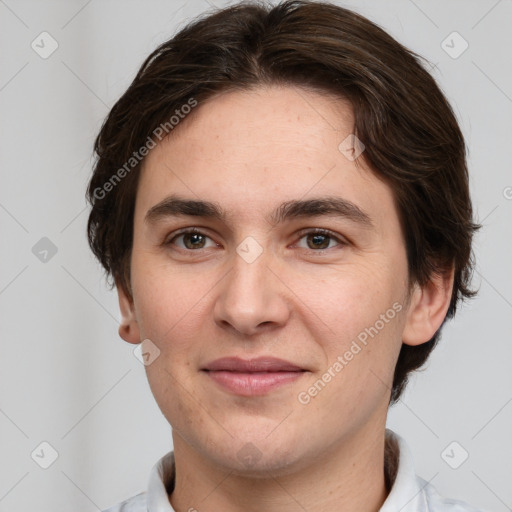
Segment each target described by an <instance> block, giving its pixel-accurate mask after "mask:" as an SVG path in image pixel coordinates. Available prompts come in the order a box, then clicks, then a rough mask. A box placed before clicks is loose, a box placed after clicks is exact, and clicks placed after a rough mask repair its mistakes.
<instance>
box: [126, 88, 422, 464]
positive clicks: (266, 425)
mask: <svg viewBox="0 0 512 512" xmlns="http://www.w3.org/2000/svg"><path fill="white" fill-rule="evenodd" d="M352 127H353V115H352V111H351V108H350V105H349V104H348V103H345V102H343V101H341V100H339V99H336V100H335V99H333V98H331V97H328V96H325V95H321V94H319V93H315V92H311V91H306V90H304V89H298V88H292V87H271V88H257V89H253V90H251V91H244V92H229V93H225V94H222V95H219V96H216V97H215V98H214V99H211V100H210V101H208V102H206V103H204V104H202V105H200V106H198V107H197V109H196V110H195V111H194V112H193V117H191V118H190V119H185V121H183V125H182V126H179V127H178V128H179V130H176V132H175V133H172V137H169V138H168V139H166V140H164V141H162V142H161V143H160V144H159V145H158V146H157V147H156V148H155V149H153V150H151V152H150V153H149V155H148V156H147V157H146V159H145V162H144V166H143V169H142V172H141V176H140V181H139V185H138V191H137V199H136V208H135V219H134V240H133V252H132V259H131V286H132V292H133V301H132V300H131V298H128V297H127V296H126V295H125V294H124V293H123V291H122V290H119V293H120V303H121V308H122V311H123V324H122V326H121V328H120V332H121V335H122V336H123V338H124V339H126V340H127V341H130V342H132V343H138V342H140V341H141V340H146V339H149V340H151V347H152V350H153V351H154V350H155V349H154V347H157V349H158V350H159V351H160V352H159V354H158V357H156V358H155V359H154V360H153V361H152V362H151V364H148V365H147V366H146V371H147V376H148V380H149V384H150V386H151V389H152V392H153V394H154V396H155V399H156V401H157V403H158V405H159V407H160V409H161V410H162V412H163V414H164V416H165V417H166V418H167V420H168V421H169V423H170V424H171V425H172V427H173V436H174V444H175V448H176V447H177V445H179V446H181V447H182V449H183V450H185V449H188V450H192V451H194V453H195V454H196V455H198V456H200V457H202V458H203V459H204V460H208V461H210V462H212V463H213V464H216V465H219V466H222V467H225V468H230V469H233V470H235V471H240V472H243V471H246V472H251V473H257V472H258V471H263V469H265V470H269V469H272V470H276V471H286V470H287V468H292V467H300V466H301V465H307V464H308V463H309V462H311V461H312V460H314V459H317V458H318V457H321V456H322V455H323V454H328V453H330V452H332V451H333V450H341V449H343V447H345V449H346V447H347V446H348V445H349V441H350V440H354V439H357V438H358V437H361V436H368V433H369V432H378V431H379V429H380V428H381V427H382V428H383V425H384V422H385V416H386V411H387V406H388V403H389V395H390V390H391V385H392V380H393V371H394V367H395V364H396V360H397V357H398V354H399V351H400V347H401V344H402V340H403V339H404V338H408V340H409V342H410V343H411V344H414V343H420V342H423V341H427V339H429V337H427V336H428V335H429V333H428V332H427V333H425V332H424V331H421V329H420V328H419V327H418V325H417V324H418V322H416V326H415V325H414V322H413V319H414V318H416V317H417V316H418V314H419V313H418V312H417V310H418V307H419V306H418V304H420V303H421V301H425V300H426V299H425V297H424V296H422V295H421V291H419V292H418V293H416V292H415V293H414V294H413V295H412V297H413V299H412V300H411V301H409V302H407V301H406V297H407V292H408V289H409V288H408V286H409V285H408V273H407V259H406V250H405V244H404V238H403V234H402V232H401V228H400V223H399V219H398V214H397V210H396V207H395V205H394V202H393V196H392V191H391V189H390V188H389V186H388V185H387V184H385V183H384V182H383V181H381V180H380V179H379V178H377V176H376V175H375V174H374V173H373V172H372V171H371V170H369V169H368V168H367V167H366V166H365V164H364V161H363V157H364V152H363V154H362V155H361V156H360V157H359V158H357V159H356V160H354V156H356V155H357V150H358V147H357V145H356V147H355V150H356V152H355V153H354V152H350V151H345V149H344V148H346V147H347V145H349V144H347V142H345V143H344V144H342V146H341V150H340V148H339V146H340V143H342V141H344V140H345V139H346V138H347V137H348V136H349V135H350V134H351V133H352V131H353V128H352ZM349 140H350V139H349ZM171 196H172V197H171ZM171 199H174V201H172V200H171ZM178 199H179V200H183V201H195V202H197V203H195V204H190V203H180V202H179V201H176V200H178ZM201 203H208V204H207V205H206V207H205V205H203V207H202V208H200V206H201ZM210 203H211V204H210ZM192 230H193V232H191V231H192ZM422 297H423V299H422ZM415 307H416V313H414V311H415V310H414V308H415ZM414 315H416V317H415V316H414ZM420 331H421V332H420ZM422 336H423V338H425V339H420V338H422ZM145 343H148V342H145ZM150 352H151V350H150ZM153 353H154V354H156V352H153ZM225 357H235V358H240V359H242V360H245V361H247V360H252V359H255V358H261V357H270V358H279V359H281V360H284V361H286V362H287V363H289V364H291V365H293V367H294V368H293V370H294V371H289V370H290V368H288V371H285V370H286V368H283V367H281V366H279V364H277V366H274V367H273V368H272V371H271V369H269V368H267V371H266V372H263V373H259V374H258V375H255V374H252V376H251V374H248V372H247V370H246V371H242V372H233V371H231V372H229V371H221V370H222V368H220V367H219V368H217V371H214V369H212V368H214V366H212V363H213V362H215V361H216V360H218V359H220V358H225ZM279 368H281V371H277V370H279ZM297 369H299V370H300V371H295V370H297ZM260 370H261V368H260ZM274 370H275V371H274ZM248 461H250V464H249V463H248ZM249 466H250V467H249Z"/></svg>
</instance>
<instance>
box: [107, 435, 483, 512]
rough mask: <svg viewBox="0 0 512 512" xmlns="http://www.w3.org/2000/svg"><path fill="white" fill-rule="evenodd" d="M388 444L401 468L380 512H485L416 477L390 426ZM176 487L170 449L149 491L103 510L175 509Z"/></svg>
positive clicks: (166, 511)
mask: <svg viewBox="0 0 512 512" xmlns="http://www.w3.org/2000/svg"><path fill="white" fill-rule="evenodd" d="M386 445H387V446H388V447H389V446H390V445H391V446H393V445H394V446H395V447H397V449H396V450H394V451H395V457H396V458H397V459H398V460H397V461H395V463H396V462H397V463H398V469H397V472H396V477H395V479H394V481H393V485H392V487H391V491H390V493H389V495H388V497H387V498H386V501H385V502H384V503H383V505H382V507H381V508H380V510H379V512H398V511H400V512H483V511H482V510H478V509H476V508H473V507H471V506H469V505H468V504H466V503H464V502H462V501H457V500H450V499H447V498H443V497H441V496H440V495H439V494H438V493H437V491H436V490H435V488H434V487H433V486H432V485H431V484H429V483H428V482H426V481H425V480H423V479H422V478H420V477H419V476H417V475H416V473H415V470H414V463H413V459H412V455H411V452H410V450H409V448H408V446H407V444H406V442H405V441H404V439H403V438H401V437H400V436H399V435H398V434H396V433H394V432H393V431H392V430H390V429H386ZM391 453H393V450H391ZM173 486H174V452H172V451H171V452H169V453H167V454H166V455H164V456H163V457H162V458H161V459H160V460H159V461H158V462H157V463H156V464H155V465H154V466H153V469H152V470H151V474H150V477H149V482H148V487H147V491H144V492H141V493H139V494H137V495H136V496H133V497H132V498H129V499H127V500H125V501H123V502H121V503H119V504H117V505H114V506H113V507H110V508H109V509H107V510H105V511H103V512H175V510H174V509H173V508H172V506H171V504H170V502H169V497H168V493H167V489H172V488H173Z"/></svg>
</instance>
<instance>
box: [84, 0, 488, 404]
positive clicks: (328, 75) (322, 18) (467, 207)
mask: <svg viewBox="0 0 512 512" xmlns="http://www.w3.org/2000/svg"><path fill="white" fill-rule="evenodd" d="M272 84H276V85H292V86H301V87H306V88H308V89H312V90H315V91H318V92H320V93H322V92H323V93H326V94H334V96H335V97H339V98H342V99H346V100H349V102H350V103H351V105H352V108H353V111H354V118H355V122H354V130H353V132H354V134H355V135H357V137H358V138H359V139H360V140H361V141H362V142H363V144H364V145H365V151H364V153H363V155H362V157H363V158H364V161H365V162H366V163H367V164H368V165H369V166H370V168H371V169H372V170H373V171H374V172H375V173H376V174H377V175H379V176H380V177H381V178H382V179H384V180H385V181H386V182H387V183H388V184H389V186H390V187H391V189H392V192H393V195H394V200H395V202H396V205H397V209H398V212H399V218H400V222H401V225H402V229H403V232H404V236H405V241H406V251H407V258H408V267H409V276H410V280H411V282H417V283H419V284H421V285H424V284H426V283H427V282H428V280H429V278H430V277H432V275H433V273H442V272H445V271H447V270H449V269H451V268H452V267H453V269H454V286H453V291H452V296H451V301H450V306H449V309H448V313H447V316H446V318H451V317H453V315H454V314H455V310H456V307H457V304H458V302H459V301H460V300H462V299H464V298H467V297H470V296H472V295H474V293H475V292H474V291H472V290H471V289H470V288H469V286H470V281H471V274H472V267H473V253H472V250H471V240H472V236H473V232H474V231H475V230H476V229H478V227H479V226H478V225H477V224H475V223H473V220H472V206H471V200H470V195H469V186H468V172H467V166H466V147H465V142H464V139H463V136H462V133H461V130H460V128H459V126H458V123H457V121H456V118H455V115H454V113H453V111H452V109H451V107H450V105H449V103H448V102H447V100H446V98H445V97H444V95H443V93H442V92H441V90H440V88H439V87H438V86H437V84H436V82H435V80H434V79H433V78H432V76H431V75H430V74H429V73H428V72H427V71H426V70H425V69H424V67H423V65H422V60H421V57H420V56H418V55H417V54H415V53H414V52H412V51H410V50H408V49H407V48H405V47H404V46H402V45H401V44H400V43H398V42H397V41H396V40H395V39H393V38H392V37H391V36H390V35H389V34H387V33H386V32H385V31H384V30H382V29H381V28H379V27H378V26H377V25H375V24H374V23H372V22H371V21H369V20H368V19H366V18H364V17H363V16H361V15H358V14H356V13H354V12H352V11H350V10H347V9H344V8H341V7H338V6H336V5H333V4H330V3H325V2H313V1H308V0H288V1H284V2H282V3H280V4H278V5H275V6H271V5H266V4H264V3H258V2H244V3H240V4H237V5H233V6H230V7H227V8H224V9H220V10H216V11H215V12H213V13H208V14H207V13H205V15H203V16H200V17H198V18H196V19H195V20H193V21H192V22H191V23H189V24H188V25H187V26H186V27H184V28H183V29H182V30H180V31H179V32H178V33H177V35H175V36H174V37H173V38H172V39H170V40H169V41H167V42H165V43H163V44H161V45H160V46H159V47H158V48H157V49H156V50H154V51H153V52H152V53H151V54H150V55H149V56H148V57H147V59H146V60H145V61H144V63H143V64H142V66H141V68H140V69H139V71H138V73H137V75H136V77H135V79H134V80H133V82H132V83H131V85H130V86H129V88H128V89H127V91H126V92H125V93H124V94H123V95H122V97H121V98H120V99H119V100H118V101H117V103H116V104H115V105H114V107H113V108H112V110H111V111H110V113H109V114H108V116H107V118H106V120H105V122H104V124H103V126H102V127H101V131H100V132H99V134H98V136H97V138H96V141H95V144H94V150H95V152H96V155H97V159H96V163H95V166H94V173H93V175H92V178H91V181H90V184H89V187H88V191H87V198H88V200H89V202H90V204H91V206H92V210H91V212H90V216H89V222H88V238H89V244H90V246H91V248H92V250H93V252H94V254H95V255H96V256H97V257H98V259H99V260H100V262H101V264H102V265H103V267H104V268H105V270H106V272H107V274H108V275H110V276H111V277H113V278H114V279H115V281H116V282H117V283H118V284H119V285H120V286H122V287H123V289H124V290H125V291H127V293H129V294H130V295H131V291H130V290H131V287H130V259H131V249H132V240H133V215H134V205H135V196H136V192H137V182H138V176H139V172H138V171H139V169H140V162H134V165H133V170H131V169H126V167H124V168H125V171H126V172H122V173H120V172H119V171H120V170H121V169H120V167H121V166H123V164H125V163H126V162H127V161H129V160H130V159H131V158H133V155H134V154H135V152H136V151H137V150H138V148H141V147H143V146H144V144H145V143H146V141H148V140H149V139H150V135H151V134H152V133H153V134H154V133H155V130H157V129H158V127H159V126H160V125H162V124H164V123H166V122H167V124H169V123H168V120H169V116H171V115H172V113H173V112H176V109H178V108H180V107H181V106H182V105H185V104H187V103H189V102H190V99H191V98H194V101H197V102H199V104H200V103H202V102H205V101H206V100H208V99H209V98H212V97H213V96H214V95H215V94H217V93H221V92H226V91H230V90H243V89H249V88H252V87H256V86H259V85H272ZM169 133H172V132H169ZM116 170H118V173H117V178H119V179H118V180H116V181H115V182H113V181H112V178H113V177H114V174H115V172H116ZM121 174H122V179H121ZM107 183H110V186H109V187H106V184H107ZM107 190H108V193H107ZM98 191H100V192H98ZM446 318H445V321H446ZM443 325H444V322H443ZM440 331H441V329H439V330H438V331H437V332H436V334H435V335H434V337H433V338H432V339H431V340H429V341H428V342H426V343H423V344H421V345H419V346H415V347H411V346H408V345H405V344H402V348H401V352H400V355H399V358H398V362H397V366H396V369H395V375H394V381H393V389H392V393H391V402H396V401H397V400H398V398H399V396H400V394H401V392H402V390H403V388H404V387H405V384H406V383H407V377H408V374H409V372H411V371H412V370H415V369H417V368H419V367H420V366H421V365H422V364H423V363H424V362H425V361H426V360H427V357H428V355H429V354H430V352H431V351H432V349H433V348H434V346H435V345H436V343H437V341H438V338H439V335H440Z"/></svg>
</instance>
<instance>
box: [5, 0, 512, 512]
mask: <svg viewBox="0 0 512 512" xmlns="http://www.w3.org/2000/svg"><path fill="white" fill-rule="evenodd" d="M214 2H215V5H217V6H222V5H225V4H224V3H223V2H222V1H221V0H189V1H187V2H185V3H182V2H181V1H180V2H173V1H169V0H166V1H163V0H151V1H146V2H135V1H126V0H125V1H121V0H106V1H105V0H89V1H86V0H85V1H84V0H80V1H78V0H77V1H64V0H62V1H41V0H38V1H36V0H32V1H30V0H17V1H16V0H3V1H2V0H0V44H1V48H2V50H1V54H0V55H1V56H0V58H1V63H0V108H1V117H0V129H1V133H0V137H1V144H2V151H1V154H0V159H1V160H0V172H1V179H2V186H1V188H0V225H1V233H2V237H1V240H2V244H1V254H0V255H1V262H2V263H1V265H0V307H1V311H2V316H1V324H0V325H1V342H2V350H1V357H0V378H1V388H0V439H1V452H0V511H2V512H7V511H8V512H22V511H23V512H26V511H28V510H38V511H51V512H65V511H72V510H80V511H83V512H88V511H91V512H92V511H96V510H98V509H102V508H106V507H107V506H109V505H111V504H113V503H115V502H117V501H120V500H121V499H124V498H127V497H128V496H131V495H133V494H135V493H136V492H139V491H141V490H143V489H145V486H146V481H147V477H148V472H149V470H150V468H151V466H152V465H153V464H154V463H155V462H156V460H157V459H158V458H159V457H160V456H161V455H163V454H164V453H165V452H167V451H168V450H169V449H171V448H172V445H171V436H170V434H171V431H170V427H169V426H168V425H167V423H166V421H165V419H164V418H163V416H162V415H161V413H160V411H159V409H158V407H157V406H156V404H155V402H154V399H153V397H152V395H151V393H150V390H149V387H148V384H147V381H146V377H145V372H144V367H143V365H142V364H141V363H140V362H139V361H138V360H137V359H136V358H135V357H134V355H133V349H134V346H133V345H128V344H126V343H124V342H123V341H122V340H121V339H120V338H119V337H118V334H117V326H118V319H119V314H118V307H117V298H116V295H115V294H114V293H112V292H109V291H108V290H107V288H106V286H105V283H104V281H103V279H102V274H101V272H100V269H99V266H98V264H97V263H96V262H95V261H94V260H93V257H92V255H91V254H90V251H89V249H88V246H87V244H86V237H85V224H86V220H87V209H86V206H85V201H84V190H85V187H86V183H87V179H88V177H89V174H90V171H91V162H92V159H91V156H92V143H93V138H94V136H95V134H96V133H97V131H98V130H99V128H100V125H101V123H102V120H103V118H104V117H105V115H106V114H107V112H108V111H109V109H110V107H111V106H112V105H113V103H114V102H115V101H116V99H117V98H118V97H119V95H120V94H121V93H122V92H123V91H124V90H125V88H126V87H127V86H128V85H129V83H130V81H131V80H132V78H133V76H134V74H135V72H136V71H137V69H138V67H139V65H140V64H141V63H142V60H143V59H144V58H145V57H146V56H147V55H148V54H149V52H150V51H152V50H153V49H154V48H155V47H156V46H157V44H159V43H160V42H162V41H164V40H166V39H168V38H169V37H170V36H171V35H172V34H173V33H174V32H175V31H176V30H177V28H179V27H181V26H183V25H184V24H185V23H186V21H187V20H189V19H190V18H191V17H193V16H195V15H197V14H198V13H201V12H203V11H204V10H206V9H209V8H210V7H211V6H213V5H214ZM340 5H345V6H348V7H352V8H354V9H355V10H357V11H359V12H361V13H362V14H364V15H366V16H368V17H369V18H370V19H372V20H374V21H375V22H377V23H378V24H380V25H381V26H382V27H384V28H385V29H387V30H388V31H389V32H390V33H391V34H392V35H394V36H395V37H396V38H397V39H398V40H400V41H401V42H403V43H404V44H405V45H407V46H409V47H410V48H412V49H413V50H415V51H417V52H419V53H420V54H422V55H424V56H425V57H427V58H428V59H429V60H430V61H431V62H432V63H433V64H434V65H435V68H434V69H433V74H434V76H435V77H436V79H437V80H438V81H439V83H440V84H441V86H442V88H443V90H444V91H445V93H446V94H447V96H448V98H449V100H450V101H451V102H452V104H453V106H454V108H455V111H456V113H457V115H458V117H459V120H460V122H461V124H462V127H463V130H464V134H465V136H466V138H467V142H468V145H469V148H470V155H469V163H470V171H471V188H472V192H473V198H474V202H475V207H476V211H477V216H478V220H479V221H480V222H482V223H483V224H484V228H483V230H482V231H481V233H480V234H479V235H478V237H477V240H476V245H475V250H476V255H477V259H478V267H477V272H476V274H475V284H476V285H477V286H479V287H480V294H479V296H478V298H476V299H475V300H473V301H472V302H471V303H468V304H467V305H466V306H465V307H463V308H462V309H461V310H460V312H459V314H458V315H457V318H456V319H455V321H452V322H451V323H450V324H449V325H448V326H447V327H446V328H445V331H444V336H443V339H442V342H441V344H440V346H439V347H438V348H437V350H436V351H435V353H434V354H433V356H432V358H431V360H430V363H429V364H428V368H427V370H426V371H424V372H422V373H420V374H418V375H417V376H416V377H415V378H414V379H413V380H412V382H411V384H410V386H409V389H408V391H407V393H406V394H405V396H404V397H403V399H402V401H401V402H400V403H399V404H398V405H397V406H396V407H394V408H393V409H392V410H391V412H390V417H389V426H390V427H391V428H393V429H394V430H396V431H397V432H398V433H399V434H401V435H402V436H404V437H405V438H406V439H407V440H408V442H409V444H410V446H411V449H412V451H413V452H414V456H415V460H416V468H417V472H418V473H419V474H420V475H422V476H423V477H424V478H425V479H427V480H431V481H432V483H433V484H434V485H435V486H436V487H437V488H438V490H439V491H440V492H441V493H442V494H445V495H448V496H450V497H454V498H460V499H464V500H466V501H468V502H471V503H473V504H474V505H477V506H480V507H482V508H485V509H487V510H489V511H496V512H504V511H506V510H511V509H512V428H511V427H512V371H511V369H512V343H511V334H510V333H511V329H512V290H511V286H510V283H511V275H512V272H511V266H510V253H511V252H512V251H511V248H512V237H511V232H510V220H511V218H512V175H511V172H510V169H511V156H510V154H511V153H510V151H511V146H512V129H511V122H510V121H511V119H512V115H511V114H512V80H511V78H512V65H511V58H510V50H511V49H512V31H511V30H510V25H511V22H512V2H511V1H510V0H501V1H495V0H492V1H491V0H489V1H487V0H481V1H475V0H473V1H467V0H466V1H462V0H451V1H450V2H447V1H445V0H436V1H428V2H427V1H420V0H414V1H412V0H395V1H386V2H383V1H377V0H373V1H355V0H353V1H349V2H344V3H342V4H341V3H340ZM43 32H47V33H46V34H44V33H43ZM453 32H457V34H454V33H453ZM42 33H43V34H42ZM57 45H58V46H57ZM466 45H468V47H467V48H466ZM507 262H508V263H507ZM453 442H455V443H456V444H452V443H453ZM41 443H49V444H41ZM466 452H467V454H468V455H469V457H468V458H467V460H465V461H463V460H464V458H465V457H466ZM56 455H58V457H57V458H56V459H55V456H56ZM54 459H55V460H54ZM462 461H463V462H462ZM44 466H48V468H47V469H44ZM455 467H456V468H455Z"/></svg>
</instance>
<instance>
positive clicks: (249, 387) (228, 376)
mask: <svg viewBox="0 0 512 512" xmlns="http://www.w3.org/2000/svg"><path fill="white" fill-rule="evenodd" d="M202 371H203V372H204V373H206V375H207V376H208V378H210V379H212V380H213V382H215V383H216V384H217V385H219V386H220V387H221V388H223V389H224V390H228V391H230V392H232V393H234V394H237V395H241V396H261V395H265V394H267V393H269V392H270V391H272V390H275V389H277V388H280V387H282V386H285V385H287V384H290V383H292V382H295V381H296V380H298V379H300V378H301V377H302V376H303V375H304V373H306V372H307V371H308V370H306V369H305V368H302V367H300V366H298V365H296V364H294V363H291V362H289V361H285V360H283V359H277V358H273V357H260V358H257V359H251V360H244V359H240V358H237V357H225V358H222V359H217V360H215V361H213V362H211V363H209V364H208V365H206V367H205V368H202Z"/></svg>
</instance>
